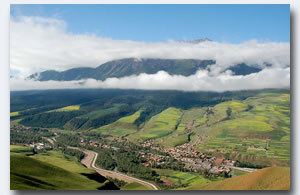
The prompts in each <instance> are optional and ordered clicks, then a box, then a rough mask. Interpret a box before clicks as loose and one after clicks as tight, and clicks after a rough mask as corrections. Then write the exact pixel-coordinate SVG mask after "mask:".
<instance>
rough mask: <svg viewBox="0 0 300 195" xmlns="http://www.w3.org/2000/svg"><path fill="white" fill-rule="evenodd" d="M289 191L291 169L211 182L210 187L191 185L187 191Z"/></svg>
mask: <svg viewBox="0 0 300 195" xmlns="http://www.w3.org/2000/svg"><path fill="white" fill-rule="evenodd" d="M198 189H202V190H289V189H290V168H288V167H270V168H265V169H261V170H258V171H256V172H252V173H248V174H245V175H241V176H237V177H233V178H229V179H225V180H222V181H216V182H211V183H209V184H208V185H203V184H200V185H191V186H189V187H187V188H186V190H198Z"/></svg>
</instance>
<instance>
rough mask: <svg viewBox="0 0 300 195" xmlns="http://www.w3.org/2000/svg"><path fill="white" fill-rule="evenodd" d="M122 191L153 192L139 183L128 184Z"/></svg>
mask: <svg viewBox="0 0 300 195" xmlns="http://www.w3.org/2000/svg"><path fill="white" fill-rule="evenodd" d="M121 190H151V189H150V188H147V187H146V186H143V185H141V184H139V183H135V182H134V183H128V184H125V185H124V186H123V187H122V188H121Z"/></svg>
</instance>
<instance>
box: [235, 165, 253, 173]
mask: <svg viewBox="0 0 300 195" xmlns="http://www.w3.org/2000/svg"><path fill="white" fill-rule="evenodd" d="M230 168H231V169H236V170H239V171H244V172H248V173H252V172H254V171H256V169H252V168H242V167H234V166H231V167H230Z"/></svg>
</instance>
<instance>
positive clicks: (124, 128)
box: [92, 111, 141, 136]
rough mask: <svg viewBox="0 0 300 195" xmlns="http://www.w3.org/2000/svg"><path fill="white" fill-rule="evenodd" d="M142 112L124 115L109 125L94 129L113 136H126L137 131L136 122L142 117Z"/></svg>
mask: <svg viewBox="0 0 300 195" xmlns="http://www.w3.org/2000/svg"><path fill="white" fill-rule="evenodd" d="M140 114H141V112H140V111H137V112H135V113H134V114H132V115H129V116H125V117H122V118H120V119H119V120H117V121H115V122H113V123H111V124H109V125H105V126H102V127H100V128H98V129H94V130H92V131H97V132H100V133H101V134H104V135H111V136H124V135H127V134H131V133H135V132H136V131H137V126H136V125H135V124H134V122H135V121H136V120H137V119H138V118H139V117H140Z"/></svg>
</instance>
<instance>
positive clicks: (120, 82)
mask: <svg viewBox="0 0 300 195" xmlns="http://www.w3.org/2000/svg"><path fill="white" fill-rule="evenodd" d="M289 84H290V68H265V69H264V70H262V71H261V72H258V73H252V74H249V75H246V76H242V75H239V76H237V75H231V74H230V72H226V73H221V74H219V75H210V74H209V72H208V71H207V70H199V71H198V72H197V73H196V74H194V75H191V76H187V77H185V76H182V75H169V74H168V73H166V72H164V71H160V72H158V73H156V74H140V75H132V76H129V77H123V78H109V79H106V80H105V81H97V80H94V79H87V80H81V81H43V82H41V81H32V80H23V79H16V78H14V79H11V90H28V89H65V88H118V89H173V90H183V91H231V90H243V89H263V88H288V87H289Z"/></svg>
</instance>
